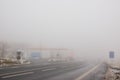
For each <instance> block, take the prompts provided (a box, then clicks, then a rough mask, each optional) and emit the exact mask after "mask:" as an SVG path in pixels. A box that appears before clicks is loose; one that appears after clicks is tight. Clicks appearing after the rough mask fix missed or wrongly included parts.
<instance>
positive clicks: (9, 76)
mask: <svg viewBox="0 0 120 80" xmlns="http://www.w3.org/2000/svg"><path fill="white" fill-rule="evenodd" d="M33 73H34V72H26V73H20V74H13V75H8V76H3V77H2V78H11V77H15V76H22V75H27V74H33Z"/></svg>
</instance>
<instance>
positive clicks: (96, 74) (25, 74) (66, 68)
mask: <svg viewBox="0 0 120 80" xmlns="http://www.w3.org/2000/svg"><path fill="white" fill-rule="evenodd" d="M105 70H106V65H105V64H103V63H94V64H93V63H85V62H84V63H83V62H62V63H61V62H56V63H52V64H51V63H46V64H42V65H40V64H34V65H21V66H11V67H3V68H0V80H102V79H103V76H104V74H105Z"/></svg>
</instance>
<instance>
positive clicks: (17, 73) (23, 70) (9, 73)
mask: <svg viewBox="0 0 120 80" xmlns="http://www.w3.org/2000/svg"><path fill="white" fill-rule="evenodd" d="M44 68H48V67H42V68H35V69H30V70H23V71H18V72H10V73H4V74H0V76H4V75H10V74H18V73H22V72H28V71H34V70H40V69H44Z"/></svg>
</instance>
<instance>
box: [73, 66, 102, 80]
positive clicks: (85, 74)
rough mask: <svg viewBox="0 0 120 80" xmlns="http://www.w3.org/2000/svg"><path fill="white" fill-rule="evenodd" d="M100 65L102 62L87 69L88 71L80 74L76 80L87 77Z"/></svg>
mask: <svg viewBox="0 0 120 80" xmlns="http://www.w3.org/2000/svg"><path fill="white" fill-rule="evenodd" d="M99 66H100V64H98V65H96V66H95V67H93V68H92V69H90V70H89V71H87V72H86V73H84V74H83V75H82V76H79V77H78V78H77V79H75V80H81V79H83V78H84V77H86V76H87V75H89V74H90V73H91V72H93V71H94V70H95V69H97V68H98V67H99Z"/></svg>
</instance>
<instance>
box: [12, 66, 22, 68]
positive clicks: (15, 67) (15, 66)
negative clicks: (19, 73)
mask: <svg viewBox="0 0 120 80" xmlns="http://www.w3.org/2000/svg"><path fill="white" fill-rule="evenodd" d="M19 67H20V66H14V67H11V68H19Z"/></svg>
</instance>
